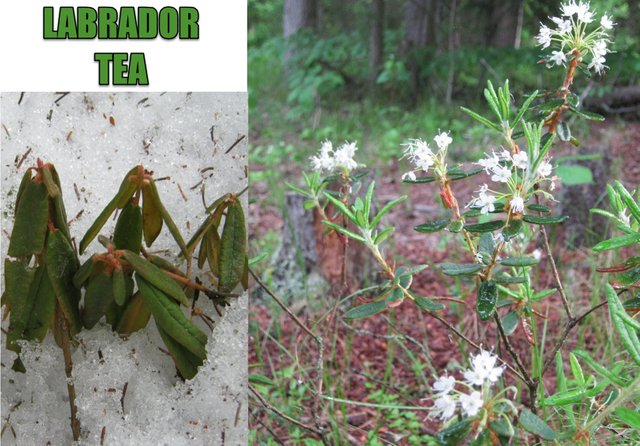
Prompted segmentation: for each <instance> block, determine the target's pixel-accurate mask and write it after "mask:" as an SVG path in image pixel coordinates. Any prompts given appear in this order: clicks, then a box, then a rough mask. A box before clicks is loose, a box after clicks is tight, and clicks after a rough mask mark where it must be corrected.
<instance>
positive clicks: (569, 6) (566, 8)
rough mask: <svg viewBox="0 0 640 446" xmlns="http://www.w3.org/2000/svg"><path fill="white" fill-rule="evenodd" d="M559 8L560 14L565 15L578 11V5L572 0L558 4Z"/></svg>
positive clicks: (568, 15)
mask: <svg viewBox="0 0 640 446" xmlns="http://www.w3.org/2000/svg"><path fill="white" fill-rule="evenodd" d="M560 8H562V15H563V16H565V17H570V16H572V15H574V14H576V13H577V12H578V5H576V2H575V1H574V0H571V3H565V4H563V5H560Z"/></svg>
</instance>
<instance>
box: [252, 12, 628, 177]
mask: <svg viewBox="0 0 640 446" xmlns="http://www.w3.org/2000/svg"><path fill="white" fill-rule="evenodd" d="M560 3H561V2H560V1H558V0H543V1H525V0H452V1H438V0H360V1H353V2H349V1H335V0H249V35H248V39H249V98H250V122H251V136H252V142H253V148H254V157H253V162H254V163H260V164H262V163H263V162H266V163H268V164H271V163H270V161H273V165H275V166H277V165H279V164H280V161H281V160H282V159H288V160H291V159H292V157H293V160H306V159H307V157H308V156H309V151H308V150H300V149H302V148H303V147H301V146H304V145H306V144H308V145H309V146H313V150H316V147H319V142H320V141H321V140H323V139H325V138H330V139H333V140H334V141H341V140H344V139H349V140H357V141H358V142H359V146H360V147H363V146H364V147H366V146H369V145H370V144H372V142H374V141H375V146H376V147H375V150H368V152H374V153H376V157H379V156H382V157H383V158H384V157H385V152H388V151H389V150H391V151H392V152H393V153H397V149H398V145H399V144H401V143H402V142H404V140H405V139H406V138H409V137H420V136H422V137H423V136H424V135H430V134H433V133H434V132H435V131H436V130H437V129H438V128H440V129H442V130H451V131H452V132H453V135H454V139H455V137H456V136H457V135H459V134H460V133H461V132H463V131H464V132H465V133H468V132H469V126H470V125H471V121H470V120H469V119H467V118H466V117H464V116H463V115H462V113H461V112H460V111H459V108H458V107H457V105H459V104H462V103H464V104H466V105H467V106H472V108H473V106H475V105H476V103H477V104H478V105H479V106H481V107H483V106H484V105H483V104H481V102H480V99H481V97H482V89H483V88H484V86H485V84H486V81H487V79H490V80H492V81H493V82H494V84H501V83H502V82H504V80H505V79H507V78H508V79H509V81H510V83H511V86H512V90H514V91H517V92H520V93H521V94H524V93H528V92H531V91H533V90H534V89H538V88H542V87H543V86H549V85H559V84H560V80H561V76H562V73H561V71H562V70H546V69H544V67H543V66H536V63H537V62H538V60H539V59H540V54H541V51H540V48H539V47H535V44H534V39H533V38H534V36H535V35H536V34H537V33H538V30H539V28H540V22H545V23H549V19H548V17H549V16H554V15H558V14H559V13H558V11H559V5H560ZM591 7H592V9H594V10H596V11H598V12H599V13H604V12H607V13H608V14H609V15H610V16H611V17H613V20H614V22H616V23H617V26H616V28H615V34H616V37H615V43H614V45H613V48H612V49H613V51H615V53H613V54H609V55H608V56H607V65H608V66H609V67H610V70H609V71H608V72H607V73H606V75H605V76H604V78H603V80H601V79H599V78H591V79H590V80H585V76H580V77H579V83H578V85H577V88H576V91H579V92H581V93H583V94H584V93H585V91H586V94H585V97H586V96H588V97H589V98H597V97H601V96H602V95H604V94H606V93H608V92H609V93H610V92H613V91H614V89H615V87H618V86H629V85H636V84H638V83H639V76H640V45H639V42H640V26H639V24H640V2H639V1H637V0H594V1H591ZM585 89H586V90H585ZM635 94H636V95H637V96H640V94H639V93H638V91H635ZM624 96H627V97H628V96H629V95H628V92H627V93H625V94H624ZM637 100H638V98H637V97H636V101H637ZM594 102H595V101H594ZM607 105H608V106H609V107H610V108H613V107H615V105H616V104H607ZM632 105H634V104H632ZM594 108H597V106H595V105H594ZM601 111H602V110H601ZM605 111H606V110H605ZM636 112H637V111H636ZM471 128H472V129H473V128H474V127H473V126H472V127H471ZM471 136H472V135H471ZM305 142H306V143H305ZM255 149H258V150H257V151H256V150H255ZM274 151H275V152H276V153H273V152H274ZM268 155H270V156H268ZM281 156H282V158H281ZM265 157H266V158H265Z"/></svg>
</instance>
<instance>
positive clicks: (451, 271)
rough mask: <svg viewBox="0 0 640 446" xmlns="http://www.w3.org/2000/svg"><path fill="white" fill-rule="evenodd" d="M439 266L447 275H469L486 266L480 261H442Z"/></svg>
mask: <svg viewBox="0 0 640 446" xmlns="http://www.w3.org/2000/svg"><path fill="white" fill-rule="evenodd" d="M439 266H440V269H442V272H443V273H444V274H446V275H447V276H469V275H473V274H477V273H478V272H480V271H481V270H482V268H484V266H483V265H480V264H479V263H467V264H464V263H463V264H458V263H441V264H440V265H439Z"/></svg>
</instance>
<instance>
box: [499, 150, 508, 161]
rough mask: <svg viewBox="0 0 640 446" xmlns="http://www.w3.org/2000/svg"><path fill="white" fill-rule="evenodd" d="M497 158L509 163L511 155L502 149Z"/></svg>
mask: <svg viewBox="0 0 640 446" xmlns="http://www.w3.org/2000/svg"><path fill="white" fill-rule="evenodd" d="M498 156H499V157H500V159H501V160H502V161H511V153H510V152H509V151H508V150H507V149H502V152H500V154H499V155H498Z"/></svg>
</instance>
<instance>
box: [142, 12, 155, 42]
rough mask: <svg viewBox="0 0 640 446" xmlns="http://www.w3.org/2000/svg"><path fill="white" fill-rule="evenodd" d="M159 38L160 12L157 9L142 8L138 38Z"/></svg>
mask: <svg viewBox="0 0 640 446" xmlns="http://www.w3.org/2000/svg"><path fill="white" fill-rule="evenodd" d="M156 37H158V11H157V10H156V8H150V7H146V6H141V7H140V8H138V38H140V39H155V38H156Z"/></svg>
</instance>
